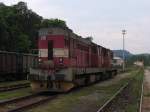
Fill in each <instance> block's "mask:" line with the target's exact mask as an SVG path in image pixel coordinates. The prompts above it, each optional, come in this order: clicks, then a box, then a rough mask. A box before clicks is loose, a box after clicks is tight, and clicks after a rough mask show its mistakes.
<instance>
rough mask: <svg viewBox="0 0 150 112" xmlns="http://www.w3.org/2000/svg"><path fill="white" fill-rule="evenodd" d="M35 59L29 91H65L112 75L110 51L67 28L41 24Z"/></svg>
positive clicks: (113, 72) (113, 71)
mask: <svg viewBox="0 0 150 112" xmlns="http://www.w3.org/2000/svg"><path fill="white" fill-rule="evenodd" d="M38 50H39V61H40V64H39V66H38V67H37V68H31V69H30V74H29V77H28V79H29V80H30V81H31V87H32V89H33V91H59V92H64V91H68V90H70V89H72V88H74V87H77V86H82V85H88V84H91V83H94V82H97V81H100V80H105V79H108V78H111V77H113V76H114V75H116V73H117V70H116V69H113V68H112V67H111V63H112V62H111V61H112V58H113V52H112V51H111V50H109V49H107V48H105V47H102V46H100V45H97V44H96V43H94V42H92V41H91V40H89V39H88V38H82V37H81V36H78V35H77V34H75V33H73V32H72V31H71V30H69V29H62V28H56V27H55V28H43V29H40V31H39V39H38Z"/></svg>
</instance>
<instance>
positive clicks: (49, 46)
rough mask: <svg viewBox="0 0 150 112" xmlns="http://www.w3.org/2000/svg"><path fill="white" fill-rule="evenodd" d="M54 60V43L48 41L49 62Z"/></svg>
mask: <svg viewBox="0 0 150 112" xmlns="http://www.w3.org/2000/svg"><path fill="white" fill-rule="evenodd" d="M52 59H53V41H52V40H50V41H48V60H52Z"/></svg>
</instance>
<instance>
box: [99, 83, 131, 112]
mask: <svg viewBox="0 0 150 112" xmlns="http://www.w3.org/2000/svg"><path fill="white" fill-rule="evenodd" d="M128 86H129V82H128V83H126V84H124V85H123V86H122V87H121V88H120V89H119V90H118V91H117V92H116V93H115V94H114V95H113V96H112V97H111V98H110V99H109V100H108V101H106V103H105V104H104V105H102V106H101V108H99V110H98V111H97V112H118V111H116V110H114V109H113V104H114V103H115V100H116V99H117V98H118V97H119V96H120V95H121V94H122V93H124V91H125V89H126V88H128ZM118 106H119V105H118Z"/></svg>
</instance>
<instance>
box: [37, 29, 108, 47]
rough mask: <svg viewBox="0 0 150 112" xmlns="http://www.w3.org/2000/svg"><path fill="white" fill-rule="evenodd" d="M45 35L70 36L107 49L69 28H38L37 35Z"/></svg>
mask: <svg viewBox="0 0 150 112" xmlns="http://www.w3.org/2000/svg"><path fill="white" fill-rule="evenodd" d="M47 35H64V36H65V37H66V38H67V37H69V38H70V37H71V38H74V39H77V40H79V41H81V42H83V43H86V44H88V45H97V46H99V47H102V48H104V49H107V48H105V47H103V46H100V45H98V44H96V43H94V42H92V41H90V40H88V39H86V38H83V37H82V36H79V35H77V34H75V33H74V32H73V31H72V30H70V29H64V28H59V27H50V28H41V29H40V30H39V37H41V36H47ZM107 50H109V49H107Z"/></svg>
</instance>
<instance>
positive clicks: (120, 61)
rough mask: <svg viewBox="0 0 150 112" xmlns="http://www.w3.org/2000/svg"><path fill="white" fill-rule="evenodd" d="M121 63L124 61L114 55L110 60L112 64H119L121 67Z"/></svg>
mask: <svg viewBox="0 0 150 112" xmlns="http://www.w3.org/2000/svg"><path fill="white" fill-rule="evenodd" d="M123 63H124V61H123V59H122V58H120V57H114V58H113V61H112V65H113V66H120V67H121V66H122V65H123Z"/></svg>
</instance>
